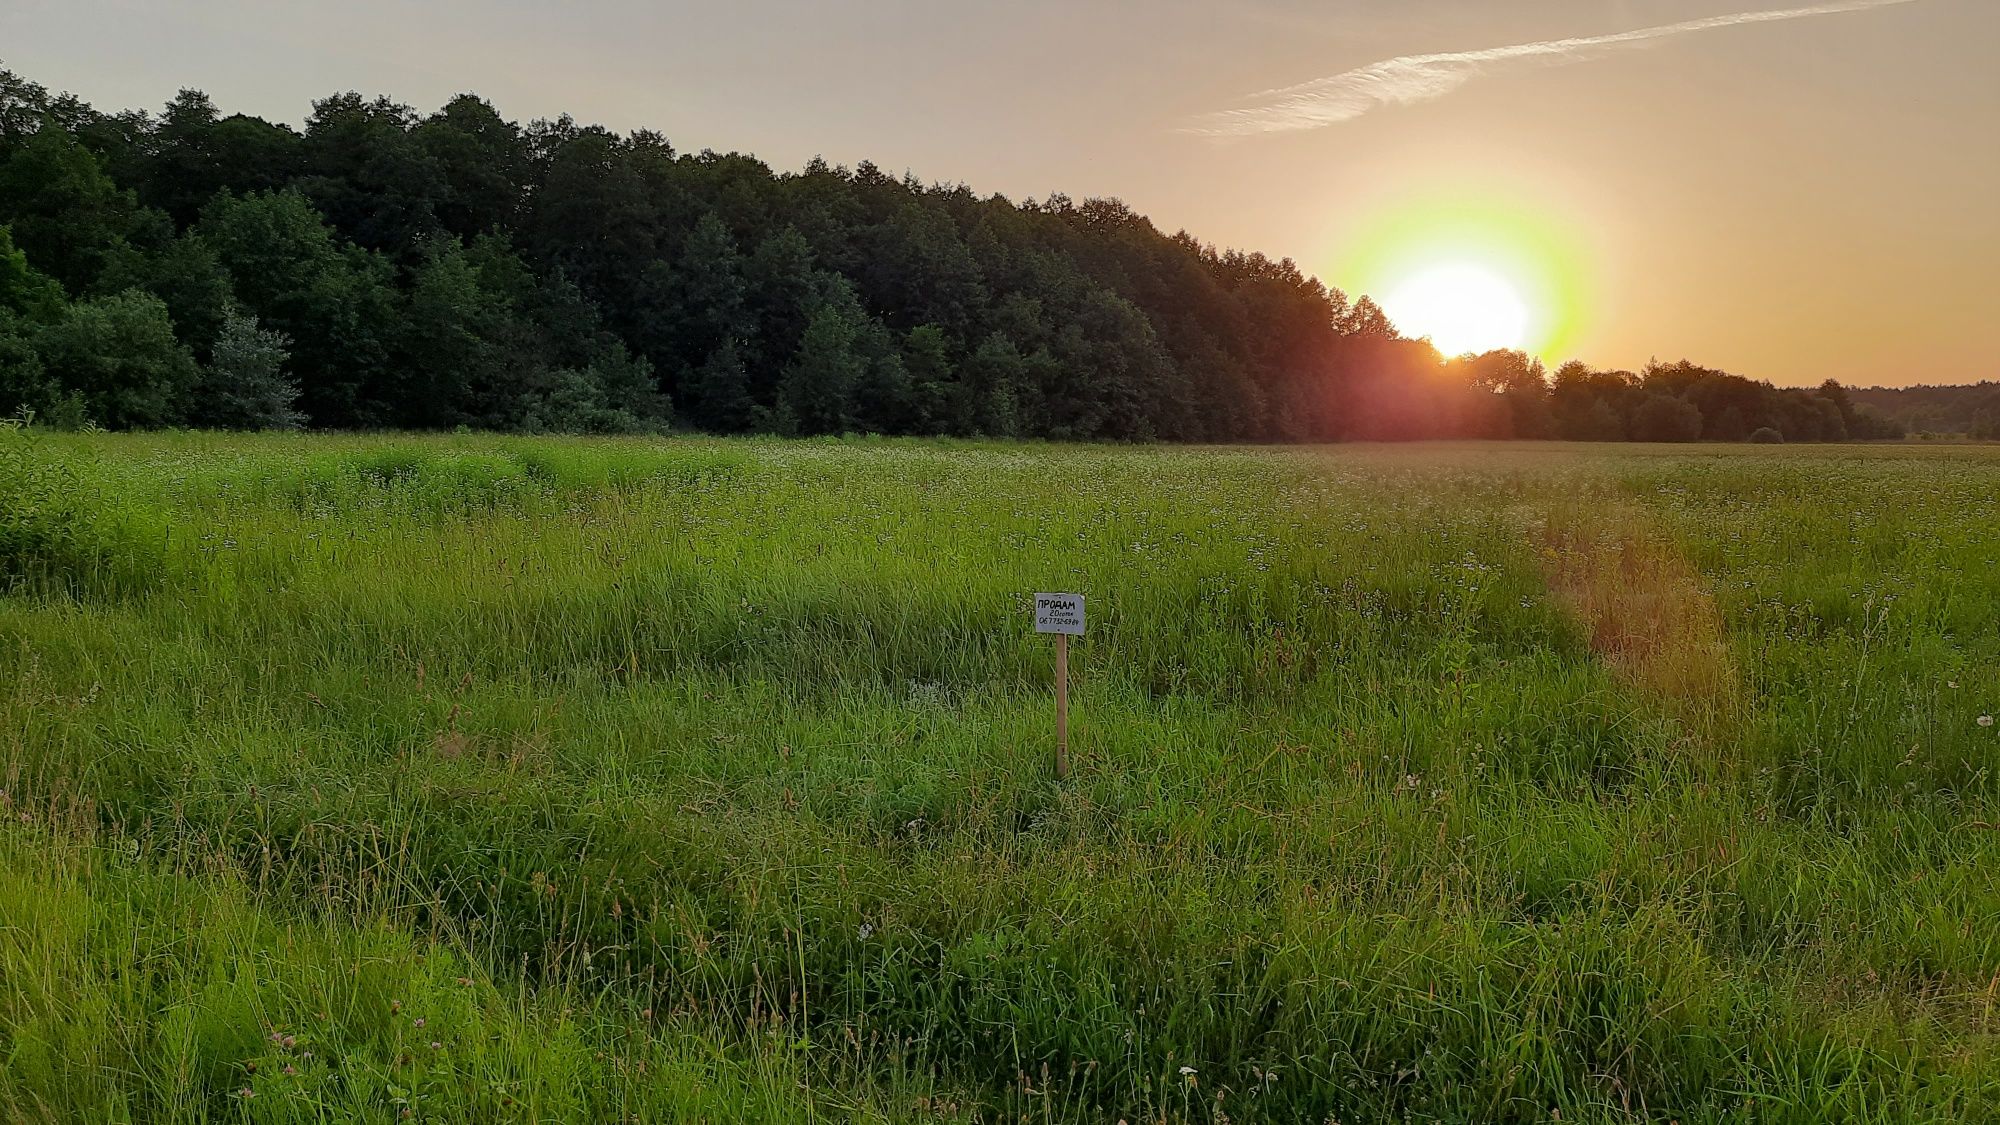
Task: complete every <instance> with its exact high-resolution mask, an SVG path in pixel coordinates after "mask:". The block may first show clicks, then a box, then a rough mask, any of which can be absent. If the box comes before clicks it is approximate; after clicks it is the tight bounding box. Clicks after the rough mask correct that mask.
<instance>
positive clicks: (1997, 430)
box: [1851, 382, 2000, 441]
mask: <svg viewBox="0 0 2000 1125" xmlns="http://www.w3.org/2000/svg"><path fill="white" fill-rule="evenodd" d="M1851 393H1852V394H1853V396H1854V401H1855V402H1858V403H1860V404H1861V405H1863V406H1865V407H1867V408H1868V409H1869V410H1871V411H1873V412H1875V413H1876V414H1879V415H1881V416H1882V417H1884V418H1887V419H1889V421H1890V422H1891V423H1892V424H1894V425H1895V426H1896V427H1897V428H1899V429H1902V430H1906V431H1908V432H1910V433H1912V434H1916V435H1919V436H1925V437H1969V438H1974V439H1977V440H1980V441H2000V383H1995V382H1981V383H1974V384H1971V385H1970V386H1959V387H1940V386H1933V385H1930V384H1927V383H1926V384H1919V385H1917V386H1914V387H1856V388H1854V390H1853V391H1852V392H1851Z"/></svg>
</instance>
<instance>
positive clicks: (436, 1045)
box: [431, 1039, 444, 1051]
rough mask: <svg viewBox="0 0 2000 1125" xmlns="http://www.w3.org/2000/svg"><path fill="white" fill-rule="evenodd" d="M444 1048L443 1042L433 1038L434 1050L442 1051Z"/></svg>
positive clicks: (432, 1046) (432, 1045) (432, 1047)
mask: <svg viewBox="0 0 2000 1125" xmlns="http://www.w3.org/2000/svg"><path fill="white" fill-rule="evenodd" d="M443 1049H444V1044H442V1043H440V1042H438V1041H437V1040H435V1039H433V1040H431V1050H433V1051H441V1050H443Z"/></svg>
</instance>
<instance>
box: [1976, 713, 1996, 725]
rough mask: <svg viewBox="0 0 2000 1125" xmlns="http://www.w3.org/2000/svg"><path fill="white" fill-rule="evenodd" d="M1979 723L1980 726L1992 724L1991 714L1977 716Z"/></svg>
mask: <svg viewBox="0 0 2000 1125" xmlns="http://www.w3.org/2000/svg"><path fill="white" fill-rule="evenodd" d="M1979 725H1980V726H1982V727H1990V726H1992V725H1993V716H1991V715H1981V716H1979Z"/></svg>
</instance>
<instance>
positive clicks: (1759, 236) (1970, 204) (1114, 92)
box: [0, 0, 2000, 386]
mask: <svg viewBox="0 0 2000 1125" xmlns="http://www.w3.org/2000/svg"><path fill="white" fill-rule="evenodd" d="M1996 46H2000V0H1825V2H1820V3H1815V2H1813V0H1517V2H1502V0H1317V2H1308V0H1237V2H1232V3H1226V4H1225V3H1194V2H1192V0H1151V2H1144V3H1142V2H1139V0H1014V2H1012V3H1008V4H990V3H980V4H972V3H955V2H951V0H872V2H864V0H732V2H730V3H726V4H724V3H701V4H695V3H666V2H641V0H565V2H564V3H560V4H558V3H553V2H549V0H542V2H539V3H529V2H525V0H490V2H485V3H477V2H473V0H438V2H434V3H426V4H417V3H394V2H390V0H346V2H344V3H341V4H337V5H336V4H325V3H320V4H307V3H290V2H284V0H186V2H171V0H5V4H4V5H0V66H5V67H7V68H9V69H12V70H14V71H16V72H18V73H20V74H22V75H24V76H25V77H28V78H30V79H32V80H34V81H37V82H40V83H42V84H43V85H46V86H49V87H51V88H52V89H59V90H68V91H70V92H73V93H75V94H77V95H78V96H80V97H82V98H84V99H85V100H87V101H89V102H91V103H92V104H94V105H96V106H98V107H99V108H100V109H106V110H115V109H124V108H141V107H147V108H153V109H155V110H157V109H158V108H159V107H160V106H161V105H162V104H163V103H164V102H165V101H166V100H167V99H168V98H170V97H171V96H173V94H174V93H175V91H176V90H178V89H180V88H182V87H195V88H199V89H203V90H206V91H207V92H208V93H209V94H210V95H211V96H213V97H214V98H215V99H216V101H217V103H218V104H219V105H221V107H222V108H223V109H224V110H225V111H226V112H244V113H252V114H256V115H259V116H263V117H267V118H270V119H272V120H282V121H289V122H292V123H294V124H297V123H300V122H302V121H303V119H304V117H305V116H306V114H307V113H309V112H310V103H311V102H312V100H313V99H315V98H319V97H323V96H325V95H327V94H329V93H333V92H336V91H342V90H349V89H355V90H360V91H362V92H364V93H368V94H375V93H386V94H390V95H392V96H394V97H395V98H397V99H398V100H400V101H403V102H407V103H409V104H411V105H414V106H416V107H418V108H419V109H422V110H426V111H428V110H431V109H435V108H436V107H438V106H440V105H442V104H443V103H444V102H445V101H446V100H447V99H448V98H449V97H451V96H452V95H453V94H455V93H459V92H463V91H472V92H475V93H478V94H480V95H482V96H484V97H486V98H488V99H489V100H491V101H492V102H494V104H495V105H496V106H497V107H498V108H499V109H500V111H501V112H502V113H504V114H506V115H508V116H510V117H513V118H515V119H517V120H521V121H527V120H530V119H533V118H536V117H552V116H555V115H557V114H560V113H564V112H567V113H570V114H572V115H573V116H575V117H576V118H577V119H579V120H580V121H586V122H598V123H601V124H604V125H607V126H610V127H612V128H615V129H620V130H629V129H634V128H641V127H644V128H653V129H657V130H659V131H660V132H662V133H664V134H665V135H666V136H667V137H668V138H669V139H670V140H672V141H673V142H674V144H675V145H676V146H677V147H679V148H681V149H683V150H687V151H696V150H700V149H704V148H713V149H716V150H718V151H729V150H734V151H743V152H751V153H755V154H756V155H758V156H760V157H762V158H763V159H765V160H766V161H768V162H769V163H771V164H772V165H773V166H775V167H777V168H779V169H781V170H783V169H796V168H799V167H801V166H803V165H804V164H805V162H806V161H808V160H809V159H811V158H812V157H814V156H816V155H817V156H824V157H825V158H826V159H828V160H829V161H831V162H834V163H844V164H850V165H851V164H854V163H858V162H859V161H862V160H873V161H874V162H875V163H877V164H878V165H881V166H882V167H883V168H885V169H888V170H891V171H894V172H902V171H909V172H912V173H914V174H915V175H916V176H917V177H918V178H920V179H923V180H926V181H945V182H953V183H959V182H962V183H966V184H969V185H970V186H971V187H973V188H974V189H975V190H977V191H980V192H982V193H985V192H1000V193H1003V194H1006V195H1008V196H1010V197H1012V198H1014V199H1023V198H1028V197H1037V198H1039V197H1043V196H1046V195H1048V194H1050V193H1051V192H1056V191H1061V192H1065V193H1067V194H1069V195H1070V196H1072V197H1075V198H1079V199H1081V198H1085V197H1089V196H1117V197H1118V198H1121V199H1123V200H1124V201H1126V202H1127V203H1129V204H1130V205H1132V206H1133V207H1134V208H1136V209H1137V210H1140V211H1142V212H1144V213H1146V214H1148V215H1150V216H1151V217H1152V218H1153V220H1154V222H1155V223H1157V224H1158V225H1159V226H1160V227H1162V228H1163V229H1166V230H1169V231H1172V230H1179V229H1185V230H1188V231H1190V232H1191V233H1193V234H1195V235H1197V236H1198V237H1200V238H1202V239H1203V240H1205V241H1208V242H1212V243H1214V244H1216V245H1218V246H1230V247H1240V248H1244V249H1251V250H1260V251H1263V252H1264V253H1266V254H1269V255H1272V256H1273V257H1289V258H1292V259H1293V260H1295V261H1296V262H1298V263H1299V265H1300V267H1301V268H1303V269H1304V270H1306V271H1307V272H1309V273H1312V274H1315V275H1317V276H1318V277H1320V278H1321V279H1322V280H1324V281H1326V282H1327V283H1328V284H1330V285H1334V286H1337V287H1339V288H1341V289H1343V290H1345V291H1347V292H1348V293H1349V294H1350V295H1355V296H1359V295H1361V294H1363V293H1368V294H1371V295H1374V296H1376V297H1377V298H1378V299H1383V300H1384V301H1385V303H1388V304H1389V308H1390V312H1391V313H1392V315H1398V314H1399V308H1398V304H1397V303H1396V302H1395V301H1392V300H1389V298H1391V297H1392V296H1399V297H1400V299H1401V300H1402V302H1403V315H1404V316H1406V317H1408V318H1410V319H1414V320H1418V321H1421V320H1423V319H1424V318H1425V316H1426V315H1430V314H1435V313H1436V312H1437V309H1436V308H1435V307H1431V308H1426V306H1425V304H1424V302H1425V301H1426V300H1428V301H1429V302H1430V303H1431V305H1432V306H1436V305H1437V304H1438V303H1439V302H1443V303H1444V304H1445V305H1450V304H1451V303H1452V302H1453V301H1454V300H1458V301H1461V302H1463V301H1466V300H1473V299H1475V298H1480V297H1481V295H1483V294H1487V293H1488V290H1489V289H1498V290H1499V291H1501V292H1502V294H1503V296H1510V297H1512V298H1514V299H1515V300H1516V301H1517V302H1518V307H1517V308H1516V310H1515V311H1516V312H1519V313H1521V314H1522V315H1521V316H1517V317H1515V318H1514V321H1515V322H1516V323H1514V325H1513V327H1514V328H1516V329H1519V331H1520V335H1521V342H1522V343H1523V344H1524V345H1525V346H1527V347H1529V348H1530V350H1533V351H1536V352H1538V353H1539V354H1541V355H1542V356H1543V357H1544V358H1546V359H1548V360H1549V361H1550V362H1551V363H1555V362H1559V361H1561V360H1564V359H1570V358H1577V359H1582V360H1585V361H1586V362H1589V363H1591V364H1593V365H1595V366H1599V367H1624V368H1636V367H1638V366H1640V365H1642V364H1644V363H1645V362H1646V361H1647V360H1648V359H1650V358H1658V359H1661V360H1674V359H1680V358H1688V359H1692V360H1695V361H1696V362H1699V363H1702V364H1705V365H1708V366H1713V367H1720V368H1724V369H1727V370H1731V371H1735V372H1738V373H1740V374H1744V375H1749V376H1752V377H1755V378H1764V379H1769V380H1771V381H1773V382H1776V383H1778V384H1780V385H1807V384H1816V383H1818V382H1820V381H1821V380H1823V379H1827V378H1835V379H1839V380H1841V381H1842V382H1846V383H1851V384H1857V385H1873V384H1882V385H1892V386H1893V385H1902V384H1909V383H1919V382H1930V383H1960V382H1973V381H1977V380H1980V379H2000V339H1996V335H2000V68H1997V67H1995V66H1994V65H1993V64H1992V62H1991V56H1992V52H1993V50H1994V48H1995V47H1996ZM1468 277H1470V278H1472V279H1473V281H1472V282H1471V283H1469V287H1468V284H1459V282H1460V281H1463V280H1464V279H1465V278H1468ZM1482 285H1483V286H1485V288H1482ZM1412 294H1414V296H1412ZM1412 302H1414V303H1412ZM1446 311H1447V312H1449V311H1450V310H1449V309H1447V310H1446ZM1447 319H1449V318H1447ZM1503 319H1504V318H1503ZM1523 320H1525V324H1523V323H1520V322H1522V321H1523ZM1405 327H1406V328H1408V327H1411V325H1409V324H1405ZM1415 327H1416V328H1428V327H1429V325H1427V324H1417V325H1415Z"/></svg>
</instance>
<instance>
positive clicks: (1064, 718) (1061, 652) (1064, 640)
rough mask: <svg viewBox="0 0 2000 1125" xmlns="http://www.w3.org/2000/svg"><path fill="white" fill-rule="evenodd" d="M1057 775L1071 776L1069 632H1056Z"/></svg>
mask: <svg viewBox="0 0 2000 1125" xmlns="http://www.w3.org/2000/svg"><path fill="white" fill-rule="evenodd" d="M1056 777H1057V778H1058V779H1061V780H1066V779H1068V777H1069V634H1067V633H1057V634H1056Z"/></svg>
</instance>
